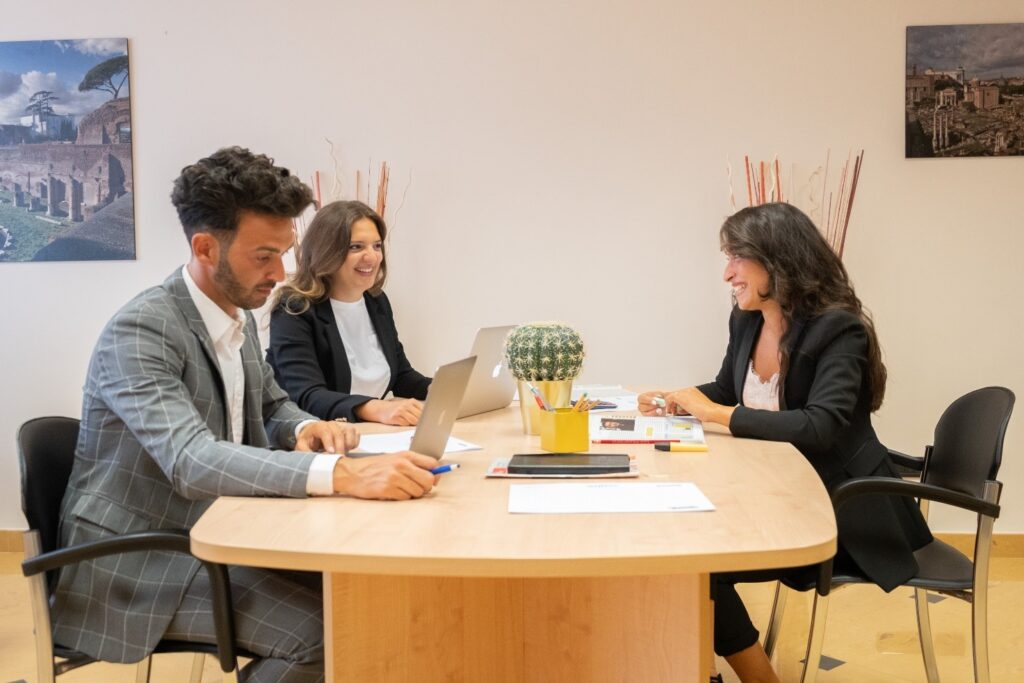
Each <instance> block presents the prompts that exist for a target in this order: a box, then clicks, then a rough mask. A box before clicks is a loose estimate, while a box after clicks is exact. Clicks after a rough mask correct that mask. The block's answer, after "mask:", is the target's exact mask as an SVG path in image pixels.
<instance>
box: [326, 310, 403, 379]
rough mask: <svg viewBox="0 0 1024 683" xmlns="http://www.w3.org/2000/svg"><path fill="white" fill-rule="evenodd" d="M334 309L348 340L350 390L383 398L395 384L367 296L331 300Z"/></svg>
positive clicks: (346, 352)
mask: <svg viewBox="0 0 1024 683" xmlns="http://www.w3.org/2000/svg"><path fill="white" fill-rule="evenodd" d="M331 308H332V309H334V320H335V321H336V322H337V323H338V334H340V335H341V339H342V341H344V342H345V355H346V356H348V368H349V370H350V371H351V373H352V386H351V387H350V388H349V391H348V393H350V394H358V395H360V396H371V397H373V398H383V397H384V393H385V392H386V391H387V390H388V384H390V383H391V366H390V365H388V360H387V358H385V357H384V352H383V351H382V350H381V348H380V340H379V339H377V333H376V332H375V331H374V329H373V323H372V322H370V313H369V311H367V310H366V299H363V298H360V299H359V301H352V302H349V301H338V300H337V299H331Z"/></svg>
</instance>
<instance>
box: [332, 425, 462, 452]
mask: <svg viewBox="0 0 1024 683" xmlns="http://www.w3.org/2000/svg"><path fill="white" fill-rule="evenodd" d="M415 431H416V430H414V429H409V430H406V431H404V432H390V433H388V434H363V435H362V436H361V437H360V438H359V447H358V448H356V449H355V450H354V451H351V453H352V454H354V455H376V454H380V453H397V452H398V451H407V450H409V444H410V443H412V435H413V434H414V433H415ZM478 450H480V446H477V445H476V444H475V443H470V442H469V441H463V440H462V439H456V438H455V437H454V436H449V437H448V443H447V444H445V447H444V452H445V453H462V452H463V451H478Z"/></svg>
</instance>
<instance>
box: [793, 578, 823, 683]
mask: <svg viewBox="0 0 1024 683" xmlns="http://www.w3.org/2000/svg"><path fill="white" fill-rule="evenodd" d="M813 596H814V597H813V599H812V601H811V626H810V633H808V634H807V656H806V657H805V658H804V670H803V673H802V674H801V675H800V682H801V683H814V680H815V678H816V677H817V676H818V666H819V665H820V664H821V646H822V644H823V643H824V642H825V620H826V619H827V618H828V598H829V596H828V595H819V594H818V592H817V591H815V592H814V593H813Z"/></svg>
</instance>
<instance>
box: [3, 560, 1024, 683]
mask: <svg viewBox="0 0 1024 683" xmlns="http://www.w3.org/2000/svg"><path fill="white" fill-rule="evenodd" d="M20 561H21V558H20V554H18V553H0V682H2V683H6V682H7V681H19V680H25V681H28V682H29V683H32V682H33V681H35V680H36V677H35V669H34V659H33V652H34V651H33V646H32V626H31V623H32V615H31V613H30V611H29V606H28V590H27V584H26V582H25V579H24V578H22V576H21V572H20V569H19V562H20ZM771 591H772V586H771V585H769V584H761V585H750V586H744V587H742V588H741V593H742V594H743V596H744V598H745V599H746V601H747V604H748V606H749V607H750V610H751V614H753V615H755V621H758V622H759V623H758V626H759V627H761V625H762V624H763V622H764V621H766V620H767V618H768V610H769V607H770V600H771ZM808 605H809V599H808V597H807V596H805V595H802V594H791V595H790V598H789V601H788V605H787V609H786V620H785V623H784V625H783V631H782V639H781V641H780V644H779V653H778V663H777V668H778V670H779V672H780V676H781V678H782V680H783V681H797V680H799V676H800V669H799V660H800V659H801V658H802V657H803V647H804V638H805V636H806V632H807V608H808ZM1022 610H1024V558H995V559H993V560H992V577H991V584H990V589H989V644H990V648H991V650H990V660H991V667H992V681H993V682H994V683H1011V682H1014V681H1021V680H1024V658H1021V656H1020V643H1024V620H1022V619H1021V618H1020V614H1021V612H1022ZM931 613H932V631H933V633H934V635H935V649H936V655H937V656H938V660H939V673H940V674H941V676H942V680H943V681H946V682H947V683H949V682H953V683H959V682H961V681H971V680H973V676H972V668H971V631H970V623H971V615H970V607H969V605H968V604H967V603H964V602H961V601H959V600H954V599H951V598H949V599H944V600H940V601H938V602H936V603H935V604H933V605H932V607H931ZM824 653H825V654H826V655H827V656H829V657H831V658H832V659H834V660H837V661H839V662H842V663H841V664H839V665H837V666H835V667H834V668H832V669H830V670H828V671H825V670H822V671H821V673H820V674H819V675H818V680H819V681H822V683H876V682H881V681H897V682H903V681H924V680H925V677H924V665H923V664H922V663H921V654H920V649H919V648H918V645H917V626H916V620H915V617H914V601H913V599H912V598H911V592H910V591H909V590H897V591H894V592H893V593H891V594H889V595H886V594H885V593H882V592H881V591H880V590H878V589H876V588H871V587H867V586H854V587H851V588H846V589H843V590H840V591H838V592H836V593H835V594H833V597H832V600H831V604H830V606H829V619H828V629H827V631H826V634H825V646H824ZM191 663H192V656H191V655H161V656H159V657H156V658H155V659H154V663H153V677H152V680H153V681H154V682H155V683H162V682H172V681H173V682H177V681H186V680H188V674H189V670H190V667H191ZM720 665H722V670H723V672H724V675H725V680H726V681H735V680H736V678H735V677H733V676H731V672H730V671H729V669H728V667H727V666H725V665H724V663H721V662H720ZM134 675H135V667H134V666H120V665H108V664H95V665H92V666H89V667H86V668H84V669H80V670H78V671H74V672H72V673H70V674H67V675H66V676H62V677H61V678H60V680H61V681H66V682H67V683H74V682H75V681H78V682H82V681H97V682H99V681H102V682H103V683H108V682H109V683H118V682H121V681H124V682H125V683H128V682H130V681H134ZM204 680H206V681H217V680H220V677H219V670H218V668H217V665H216V663H215V662H214V661H213V659H212V658H207V662H206V669H205V676H204Z"/></svg>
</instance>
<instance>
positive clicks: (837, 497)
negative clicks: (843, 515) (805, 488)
mask: <svg viewBox="0 0 1024 683" xmlns="http://www.w3.org/2000/svg"><path fill="white" fill-rule="evenodd" d="M877 494H885V495H890V496H905V497H908V498H924V499H925V500H934V501H936V502H939V503H945V504H947V505H952V506H954V507H958V508H962V509H964V510H971V511H972V512H976V513H978V514H981V515H986V516H988V517H992V518H993V519H996V518H998V517H999V505H997V504H996V503H990V502H988V501H986V500H982V499H981V498H977V497H975V496H971V495H968V494H966V493H960V492H959V491H950V490H949V489H944V488H942V487H941V486H934V485H932V484H922V483H920V482H916V481H904V480H903V479H894V478H892V477H858V478H856V479H850V480H847V481H844V482H843V483H842V484H840V485H839V486H837V487H836V488H835V490H834V491H832V505H833V506H834V507H835V508H836V509H837V510H838V509H839V508H840V506H842V505H843V504H844V503H846V502H847V501H848V500H850V499H851V498H855V497H858V496H865V495H877Z"/></svg>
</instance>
